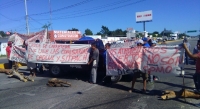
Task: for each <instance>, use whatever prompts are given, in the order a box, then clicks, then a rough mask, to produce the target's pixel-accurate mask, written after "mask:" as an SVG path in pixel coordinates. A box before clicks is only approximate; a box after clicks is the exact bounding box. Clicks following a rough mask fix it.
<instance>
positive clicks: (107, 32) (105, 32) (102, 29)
mask: <svg viewBox="0 0 200 109" xmlns="http://www.w3.org/2000/svg"><path fill="white" fill-rule="evenodd" d="M100 33H101V34H102V36H103V37H105V35H111V34H112V32H111V31H110V30H109V29H108V27H106V26H102V27H101V31H100Z"/></svg>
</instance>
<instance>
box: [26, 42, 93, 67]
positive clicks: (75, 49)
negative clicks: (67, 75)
mask: <svg viewBox="0 0 200 109" xmlns="http://www.w3.org/2000/svg"><path fill="white" fill-rule="evenodd" d="M89 48H90V45H89V44H46V43H29V44H28V62H33V63H48V64H87V63H88V60H89V53H90V51H89V50H90V49H89Z"/></svg>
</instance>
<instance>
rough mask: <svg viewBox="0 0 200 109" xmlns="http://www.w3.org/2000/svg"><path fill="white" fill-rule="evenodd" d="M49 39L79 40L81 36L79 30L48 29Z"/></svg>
mask: <svg viewBox="0 0 200 109" xmlns="http://www.w3.org/2000/svg"><path fill="white" fill-rule="evenodd" d="M48 34H49V37H50V40H51V41H56V40H62V41H72V40H79V39H80V38H81V32H80V31H55V30H53V31H48Z"/></svg>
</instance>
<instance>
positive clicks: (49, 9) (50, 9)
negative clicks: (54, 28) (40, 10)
mask: <svg viewBox="0 0 200 109" xmlns="http://www.w3.org/2000/svg"><path fill="white" fill-rule="evenodd" d="M49 11H50V24H51V23H52V22H51V17H52V16H51V0H49Z"/></svg>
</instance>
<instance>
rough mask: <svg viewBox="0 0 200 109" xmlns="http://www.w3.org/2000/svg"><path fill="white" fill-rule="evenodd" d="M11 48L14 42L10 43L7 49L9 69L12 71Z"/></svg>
mask: <svg viewBox="0 0 200 109" xmlns="http://www.w3.org/2000/svg"><path fill="white" fill-rule="evenodd" d="M11 48H12V42H10V41H9V42H8V46H7V47H6V55H7V59H8V67H9V69H12V63H13V62H12V61H11V60H10V54H11Z"/></svg>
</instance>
